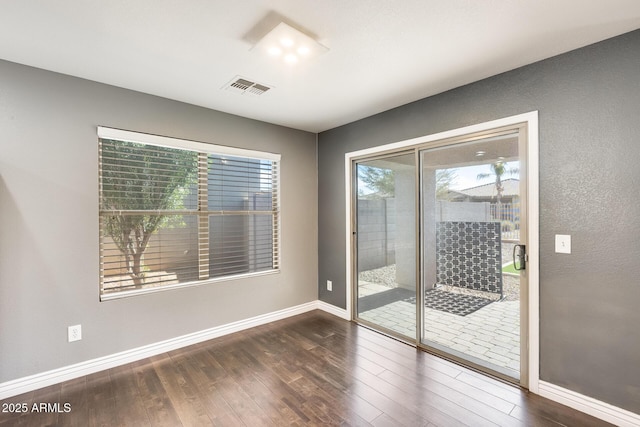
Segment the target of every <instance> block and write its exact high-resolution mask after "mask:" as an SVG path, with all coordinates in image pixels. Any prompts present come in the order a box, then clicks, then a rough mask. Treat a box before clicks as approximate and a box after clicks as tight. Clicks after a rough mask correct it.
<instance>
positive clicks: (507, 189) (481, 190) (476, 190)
mask: <svg viewBox="0 0 640 427" xmlns="http://www.w3.org/2000/svg"><path fill="white" fill-rule="evenodd" d="M502 186H503V187H504V191H503V192H502V197H513V196H518V195H520V180H519V179H515V178H508V179H504V180H502ZM455 192H456V193H460V194H464V195H465V196H469V197H483V198H489V197H495V196H496V184H495V182H492V183H490V184H484V185H479V186H477V187H471V188H466V189H464V190H455Z"/></svg>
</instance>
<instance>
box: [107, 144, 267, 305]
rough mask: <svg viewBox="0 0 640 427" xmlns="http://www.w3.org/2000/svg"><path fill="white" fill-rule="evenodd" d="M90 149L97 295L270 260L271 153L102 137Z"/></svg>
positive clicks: (249, 269)
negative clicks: (94, 158)
mask: <svg viewBox="0 0 640 427" xmlns="http://www.w3.org/2000/svg"><path fill="white" fill-rule="evenodd" d="M163 141H164V142H166V141H165V140H163ZM207 148H208V147H207ZM227 150H228V149H227ZM205 151H206V150H205ZM99 152H100V176H99V178H100V251H101V252H100V253H101V264H100V267H101V295H107V296H108V295H109V294H116V293H117V292H118V291H127V290H136V289H149V288H158V287H162V286H171V285H179V284H183V283H188V282H201V281H206V280H208V279H212V278H219V277H226V276H231V275H239V274H246V273H255V272H260V271H269V270H275V269H278V268H279V261H278V240H277V235H278V230H277V226H276V225H277V224H278V221H277V218H278V217H279V213H278V192H277V188H278V187H277V185H278V176H277V170H278V161H276V160H265V159H254V158H244V157H238V156H230V155H226V154H225V155H217V154H211V153H207V152H204V151H203V152H197V151H192V150H191V149H182V148H169V147H165V146H156V145H150V144H143V143H136V142H127V141H119V140H111V139H100V147H99Z"/></svg>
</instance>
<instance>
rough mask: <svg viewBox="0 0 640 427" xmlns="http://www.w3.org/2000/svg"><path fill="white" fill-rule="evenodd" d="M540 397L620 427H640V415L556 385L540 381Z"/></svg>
mask: <svg viewBox="0 0 640 427" xmlns="http://www.w3.org/2000/svg"><path fill="white" fill-rule="evenodd" d="M538 386H539V394H540V396H543V397H546V398H547V399H551V400H554V401H556V402H558V403H562V404H563V405H566V406H568V407H570V408H573V409H577V410H578V411H581V412H584V413H585V414H589V415H592V416H594V417H596V418H600V419H601V420H604V421H607V422H609V423H612V424H615V425H617V426H620V427H637V426H640V415H639V414H635V413H633V412H631V411H627V410H626V409H622V408H618V407H617V406H613V405H610V404H608V403H605V402H602V401H600V400H596V399H594V398H592V397H589V396H585V395H583V394H580V393H576V392H575V391H572V390H567V389H566V388H562V387H559V386H557V385H554V384H551V383H548V382H545V381H540V382H539V384H538Z"/></svg>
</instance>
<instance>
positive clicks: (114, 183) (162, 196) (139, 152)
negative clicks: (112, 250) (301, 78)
mask: <svg viewBox="0 0 640 427" xmlns="http://www.w3.org/2000/svg"><path fill="white" fill-rule="evenodd" d="M101 142H102V144H101V156H102V158H103V164H102V179H101V200H100V202H101V209H102V210H106V211H124V212H122V213H121V214H118V215H109V214H107V215H103V221H104V229H105V231H106V233H107V234H108V235H109V236H110V237H111V238H112V239H113V241H114V243H115V244H116V246H117V247H118V249H119V250H120V252H122V254H123V255H124V258H125V264H126V269H127V273H128V274H129V275H130V276H131V278H132V279H133V283H134V284H135V285H136V287H140V286H141V285H142V284H143V283H144V268H143V264H142V255H143V254H144V251H145V250H146V248H147V245H148V243H149V239H150V238H151V236H152V235H153V233H154V232H156V230H157V229H158V228H159V227H161V226H162V225H163V224H165V223H166V222H167V220H168V219H169V218H170V217H169V216H168V215H163V214H159V213H154V214H151V213H150V214H145V213H140V211H155V212H158V211H163V210H177V209H181V208H183V203H184V198H185V195H186V193H187V192H188V188H189V187H192V186H194V184H195V183H196V177H197V153H195V152H191V151H185V150H178V149H173V148H165V147H151V146H148V145H144V144H139V143H134V142H125V141H113V140H102V141H101ZM127 211H137V213H136V212H129V213H128V212H127Z"/></svg>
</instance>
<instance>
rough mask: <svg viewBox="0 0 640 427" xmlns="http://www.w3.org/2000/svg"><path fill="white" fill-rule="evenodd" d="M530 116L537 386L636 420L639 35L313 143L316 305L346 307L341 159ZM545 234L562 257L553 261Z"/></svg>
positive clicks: (639, 394) (639, 407)
mask: <svg viewBox="0 0 640 427" xmlns="http://www.w3.org/2000/svg"><path fill="white" fill-rule="evenodd" d="M532 110H539V119H540V315H541V321H540V334H541V336H540V347H541V349H540V375H541V378H542V380H545V381H548V382H551V383H553V384H557V385H559V386H561V387H565V388H568V389H571V390H574V391H576V392H579V393H582V394H585V395H587V396H591V397H593V398H596V399H599V400H602V401H605V402H608V403H610V404H613V405H616V406H619V407H621V408H625V409H627V410H630V411H633V412H635V413H640V369H638V366H639V363H640V327H639V325H640V282H639V280H638V278H639V277H640V262H639V261H638V260H639V259H640V245H639V244H638V242H639V241H640V221H639V218H640V199H639V198H638V197H636V193H637V187H638V185H639V184H640V167H639V166H638V162H639V161H640V119H639V118H640V31H635V32H632V33H628V34H625V35H622V36H620V37H617V38H614V39H610V40H607V41H604V42H601V43H598V44H595V45H591V46H588V47H585V48H582V49H579V50H576V51H573V52H569V53H567V54H564V55H560V56H557V57H554V58H551V59H548V60H545V61H542V62H539V63H535V64H532V65H529V66H526V67H522V68H519V69H516V70H513V71H511V72H508V73H504V74H501V75H498V76H495V77H492V78H489V79H486V80H482V81H480V82H477V83H473V84H470V85H467V86H464V87H461V88H458V89H455V90H451V91H449V92H445V93H442V94H439V95H436V96H433V97H430V98H426V99H423V100H420V101H417V102H414V103H411V104H408V105H405V106H402V107H399V108H396V109H393V110H390V111H387V112H384V113H381V114H378V115H375V116H372V117H369V118H366V119H363V120H360V121H358V122H354V123H352V124H349V125H346V126H342V127H339V128H336V129H333V130H330V131H327V132H323V133H321V134H320V135H319V142H318V144H319V147H318V149H319V151H318V162H319V166H318V170H319V177H318V179H319V190H318V193H319V209H320V210H319V235H320V240H319V260H320V263H319V283H320V284H321V286H319V293H320V298H321V299H322V300H323V301H326V302H328V303H331V304H334V305H336V306H338V307H342V308H344V307H345V255H344V254H345V220H344V212H345V202H344V182H343V181H344V154H345V153H346V152H349V151H354V150H359V149H363V148H367V147H372V146H376V145H381V144H386V143H390V142H395V141H401V140H405V139H408V138H414V137H418V136H422V135H429V134H433V133H437V132H441V131H445V130H449V129H455V128H459V127H462V126H467V125H472V124H477V123H481V122H486V121H489V120H494V119H499V118H502V117H507V116H512V115H515V114H520V113H525V112H528V111H532ZM556 233H558V234H571V235H572V246H573V254H571V255H561V254H556V253H554V234H556ZM326 280H332V281H333V292H327V291H326V290H325V287H324V286H322V284H323V283H325V281H326Z"/></svg>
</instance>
